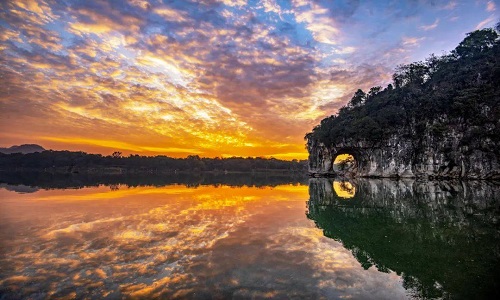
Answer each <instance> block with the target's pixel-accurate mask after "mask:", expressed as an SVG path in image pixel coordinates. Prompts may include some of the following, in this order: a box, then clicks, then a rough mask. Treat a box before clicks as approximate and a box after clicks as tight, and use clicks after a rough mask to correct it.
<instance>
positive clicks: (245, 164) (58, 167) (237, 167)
mask: <svg viewBox="0 0 500 300" xmlns="http://www.w3.org/2000/svg"><path fill="white" fill-rule="evenodd" d="M306 168H307V163H306V161H305V160H304V161H298V160H292V161H286V160H279V159H275V158H269V159H267V158H251V157H249V158H242V157H230V158H201V157H199V156H197V155H190V156H188V157H187V158H172V157H168V156H163V155H160V156H139V155H130V156H128V157H123V156H121V153H119V152H115V153H113V155H109V156H103V155H101V154H88V153H85V152H72V151H52V150H48V151H43V152H36V153H28V154H22V153H13V154H1V153H0V170H4V171H16V170H17V171H22V170H38V171H45V172H54V173H92V174H115V173H118V174H122V173H182V172H223V173H227V172H282V173H283V172H287V173H288V172H305V171H306Z"/></svg>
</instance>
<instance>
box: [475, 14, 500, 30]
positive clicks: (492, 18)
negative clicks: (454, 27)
mask: <svg viewBox="0 0 500 300" xmlns="http://www.w3.org/2000/svg"><path fill="white" fill-rule="evenodd" d="M495 20H496V18H495V16H490V17H488V18H487V19H484V20H482V21H481V22H479V23H478V24H477V25H476V28H475V29H476V30H479V29H482V28H484V27H486V26H489V25H490V24H493V23H494V22H495Z"/></svg>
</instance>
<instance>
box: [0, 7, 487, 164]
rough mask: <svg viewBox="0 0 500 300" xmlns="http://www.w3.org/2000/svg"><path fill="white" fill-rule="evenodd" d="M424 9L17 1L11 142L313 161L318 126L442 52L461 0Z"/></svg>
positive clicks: (5, 80) (5, 69)
mask: <svg viewBox="0 0 500 300" xmlns="http://www.w3.org/2000/svg"><path fill="white" fill-rule="evenodd" d="M419 3H422V4H423V5H417V2H414V1H411V2H409V3H404V4H402V3H400V2H391V3H381V4H376V5H375V4H373V3H365V2H360V1H345V2H331V1H323V0H317V1H303V0H293V1H291V2H290V3H284V2H280V1H275V0H262V1H258V5H256V6H249V5H247V3H246V2H245V1H225V0H224V1H222V0H203V1H167V2H166V3H160V1H144V0H128V1H122V2H120V3H119V4H118V3H117V2H113V1H97V0H95V1H73V2H68V3H66V2H60V1H42V0H38V1H34V0H33V1H28V0H26V1H4V2H1V3H0V18H1V19H2V22H0V51H1V55H0V76H2V87H1V92H2V93H1V95H0V106H1V109H2V119H1V120H0V124H1V126H2V131H3V133H1V134H0V139H2V140H5V141H7V138H8V141H15V142H16V143H18V144H19V143H25V142H27V141H25V139H32V141H33V142H35V141H40V140H41V138H42V137H44V138H52V139H51V140H50V139H44V140H43V141H45V142H47V143H49V144H50V145H54V147H56V146H57V147H59V148H58V149H61V148H63V149H64V148H67V147H70V148H71V149H78V147H80V149H83V150H86V151H90V150H92V151H102V152H105V153H107V152H108V151H109V150H110V148H109V147H106V146H105V144H106V142H92V141H114V142H122V143H124V144H116V143H114V144H113V143H112V145H115V146H116V147H123V148H124V149H122V150H123V152H124V153H132V152H134V151H138V152H141V153H143V154H157V153H158V152H155V151H154V149H164V150H165V151H166V153H165V154H171V155H176V156H185V155H186V153H185V152H182V151H179V149H188V150H189V151H193V152H195V151H196V153H199V154H200V155H204V156H218V155H222V154H224V155H229V156H231V155H251V156H266V155H276V156H281V157H291V156H292V155H295V154H296V153H302V156H300V157H298V158H305V157H306V156H307V154H306V152H305V150H304V146H303V136H304V133H305V132H307V131H309V130H310V129H311V128H312V127H313V126H315V125H316V124H317V122H318V121H319V120H320V119H321V118H323V117H325V116H328V115H331V114H332V113H335V112H336V111H337V110H338V108H339V107H341V106H342V105H344V104H345V102H346V101H348V100H349V98H350V97H351V96H352V93H353V91H355V90H356V89H357V88H360V87H361V88H364V89H366V88H369V87H370V86H373V85H382V84H386V83H387V82H389V81H390V78H391V74H392V70H393V68H394V67H395V66H396V65H397V64H400V63H406V62H409V60H410V59H412V58H413V57H412V55H415V53H419V51H420V52H423V51H426V54H427V53H430V52H433V51H434V49H435V48H433V47H441V46H436V45H437V42H436V41H434V40H433V39H432V38H431V37H428V38H427V39H426V43H422V41H423V39H424V37H419V35H420V34H419V32H418V31H419V30H426V29H427V28H428V29H427V30H430V29H433V28H436V27H437V26H438V23H439V20H440V19H442V18H449V16H448V15H445V14H449V12H446V11H442V10H439V8H440V7H442V6H444V4H446V3H448V2H446V3H445V2H444V1H438V2H436V1H423V2H419ZM462 6H463V7H464V8H467V7H468V6H467V4H463V5H462V4H461V6H460V7H461V8H462ZM436 8H438V9H436ZM430 12H432V13H434V14H435V18H436V22H435V23H434V24H431V25H424V26H422V27H420V28H419V27H418V26H417V25H415V24H417V22H418V20H420V17H419V16H421V15H424V14H425V15H428V14H429V13H430ZM455 13H456V14H457V15H456V16H457V17H459V16H460V17H462V16H461V15H459V13H460V10H458V9H456V10H454V14H455ZM482 13H484V12H482ZM482 18H483V19H485V17H484V16H483V17H482ZM484 22H486V23H484V25H488V24H489V22H493V19H491V17H490V18H488V19H486V20H485V21H484ZM446 26H447V24H446V23H443V24H441V25H440V27H443V29H446ZM455 26H456V27H460V26H462V27H463V26H465V25H462V24H456V25H455ZM478 26H479V25H478ZM460 28H461V27H460ZM439 29H441V28H439ZM463 29H464V30H467V29H466V28H463ZM417 49H418V51H417ZM440 50H441V48H439V50H438V51H440ZM30 124H37V126H32V125H30ZM270 124H272V125H270ZM4 137H5V138H6V139H3V138H4ZM78 139H79V141H80V142H81V143H83V144H81V145H80V144H77V143H75V141H78ZM85 143H86V144H85ZM65 145H66V146H65ZM127 145H129V146H127ZM130 145H132V146H130ZM5 146H7V145H5ZM168 149H170V150H168ZM116 150H120V149H116ZM174 150H175V151H174ZM169 151H170V152H169Z"/></svg>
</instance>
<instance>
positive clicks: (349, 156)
mask: <svg viewBox="0 0 500 300" xmlns="http://www.w3.org/2000/svg"><path fill="white" fill-rule="evenodd" d="M357 165H358V162H357V159H356V155H354V153H352V152H347V151H339V152H337V154H336V155H335V157H333V165H332V169H333V172H334V173H335V174H338V175H349V174H354V173H355V171H356V168H357Z"/></svg>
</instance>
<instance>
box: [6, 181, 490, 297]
mask: <svg viewBox="0 0 500 300" xmlns="http://www.w3.org/2000/svg"><path fill="white" fill-rule="evenodd" d="M12 178H14V177H12ZM183 180H185V179H183ZM211 180H212V181H210V180H209V181H208V183H209V184H207V180H205V179H203V180H201V181H200V180H198V181H196V182H194V183H191V184H190V183H188V182H182V184H179V183H176V182H175V181H176V180H168V182H163V183H161V180H160V181H159V182H160V183H159V182H158V179H156V180H155V183H153V184H154V185H149V184H148V182H143V181H140V182H139V183H137V182H135V181H134V184H131V183H130V180H128V181H127V180H124V181H125V182H128V184H120V183H118V182H117V181H112V182H109V181H106V180H103V179H101V180H100V181H102V182H104V183H106V184H98V183H92V184H89V183H88V182H87V181H82V180H75V179H74V178H71V180H69V181H68V180H66V181H64V180H63V181H61V180H55V179H53V182H54V184H53V186H51V181H50V180H45V181H43V180H42V182H43V184H40V185H39V186H37V185H36V182H33V181H31V182H24V183H25V184H22V183H23V180H19V178H17V177H16V179H15V182H5V181H4V183H3V184H2V185H1V188H0V199H1V204H0V205H1V206H0V208H1V209H0V240H1V243H0V247H1V248H0V254H1V257H0V258H1V260H0V269H1V272H0V293H1V294H2V295H3V297H4V298H5V299H16V298H18V299H22V298H33V299H48V298H50V299H52V298H85V297H87V298H96V299H99V298H108V299H121V298H141V297H142V298H151V297H164V298H195V299H207V298H208V299H210V298H215V299H225V298H273V297H274V298H318V299H320V298H328V299H332V298H341V297H342V298H349V297H351V298H356V299H381V298H384V299H404V298H447V297H450V296H451V298H481V297H486V296H495V293H497V292H498V285H497V284H496V282H497V281H498V279H499V278H498V275H497V274H498V272H496V268H497V267H498V265H499V264H498V262H499V260H498V257H499V243H498V240H499V239H498V225H497V224H498V223H497V220H498V215H499V214H498V203H499V200H498V198H496V197H498V196H496V194H495V191H497V186H495V185H492V184H486V183H481V184H479V183H478V184H476V185H471V184H469V183H468V184H463V183H460V184H457V183H446V184H444V185H443V184H441V183H440V184H429V183H425V184H422V183H416V182H393V181H386V180H378V181H377V180H370V181H367V180H357V181H352V182H350V183H346V182H336V183H334V182H333V181H332V180H328V179H311V180H310V181H307V180H306V181H304V180H299V181H297V180H289V179H276V178H274V179H269V182H270V183H269V186H267V185H266V184H265V181H266V180H265V179H262V178H260V179H258V180H257V179H252V180H250V181H248V180H246V179H245V180H243V179H232V180H230V181H229V182H228V183H227V184H224V183H223V181H224V180H216V181H215V182H214V181H213V179H211ZM82 182H84V183H83V184H82ZM64 184H66V185H67V186H68V187H71V188H63V186H62V185H64ZM55 187H57V188H55ZM497 194H498V193H497Z"/></svg>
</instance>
